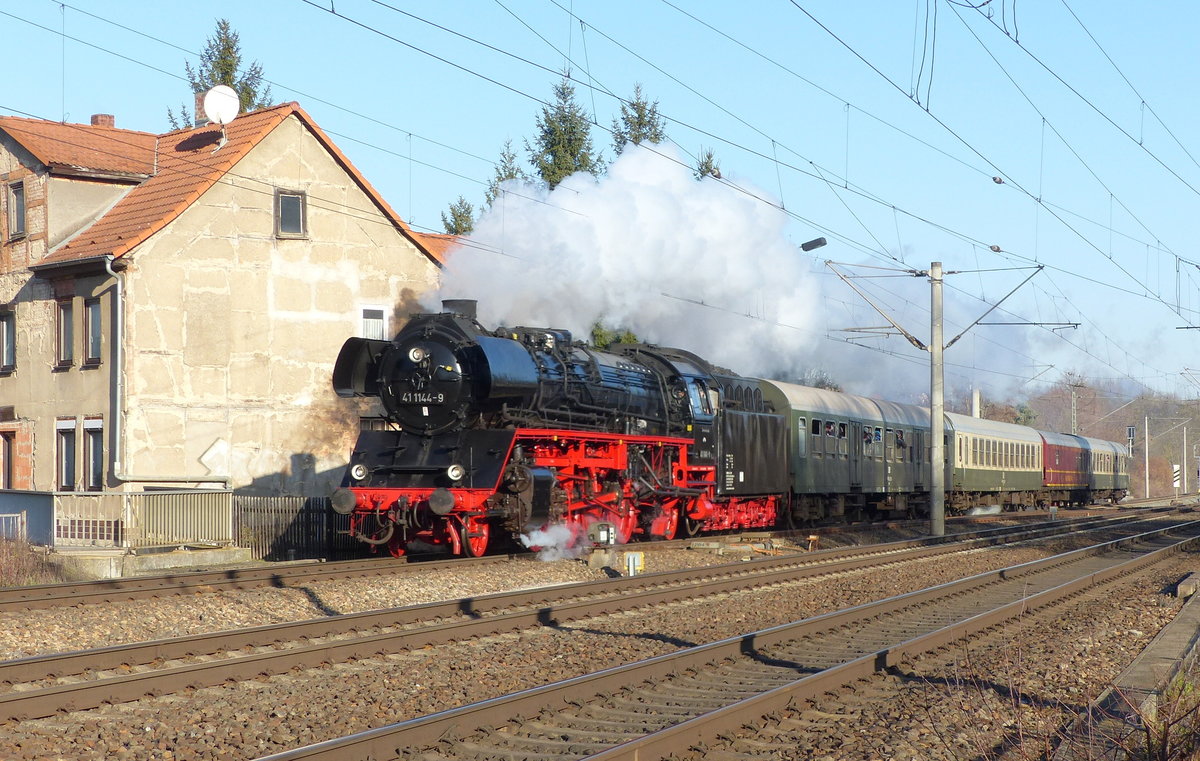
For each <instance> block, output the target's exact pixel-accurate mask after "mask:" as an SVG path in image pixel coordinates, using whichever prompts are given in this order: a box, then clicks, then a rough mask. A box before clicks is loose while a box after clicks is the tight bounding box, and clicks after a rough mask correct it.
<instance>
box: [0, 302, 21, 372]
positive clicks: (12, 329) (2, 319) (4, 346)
mask: <svg viewBox="0 0 1200 761" xmlns="http://www.w3.org/2000/svg"><path fill="white" fill-rule="evenodd" d="M16 369H17V313H16V312H14V311H13V310H11V309H0V374H6V373H11V372H12V371H13V370H16Z"/></svg>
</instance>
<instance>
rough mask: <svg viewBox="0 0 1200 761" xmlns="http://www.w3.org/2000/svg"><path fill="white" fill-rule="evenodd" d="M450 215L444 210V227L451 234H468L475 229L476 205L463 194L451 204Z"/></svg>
mask: <svg viewBox="0 0 1200 761" xmlns="http://www.w3.org/2000/svg"><path fill="white" fill-rule="evenodd" d="M449 212H450V216H449V217H447V216H446V212H444V211H443V212H442V227H443V228H445V230H446V232H447V233H449V234H450V235H466V234H468V233H470V232H471V231H472V230H474V229H475V207H474V206H472V205H471V202H470V201H468V200H467V199H465V198H463V197H462V196H459V197H458V200H457V201H455V202H454V203H452V204H450V209H449Z"/></svg>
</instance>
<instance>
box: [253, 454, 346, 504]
mask: <svg viewBox="0 0 1200 761" xmlns="http://www.w3.org/2000/svg"><path fill="white" fill-rule="evenodd" d="M347 454H349V452H347ZM345 470H346V468H345V466H344V465H339V466H337V467H334V468H327V469H325V470H317V457H316V455H314V454H312V453H310V452H298V453H296V454H293V455H291V456H290V457H289V458H288V467H287V469H286V470H281V471H278V472H276V473H269V474H267V475H264V476H259V477H257V478H255V479H254V480H253V481H251V482H250V483H248V484H245V485H243V486H239V487H237V488H236V489H234V490H233V493H234V494H246V495H252V496H262V497H278V496H288V497H328V496H329V495H330V494H332V493H333V490H334V489H336V488H337V487H338V486H340V485H341V483H342V475H343V474H344V473H345Z"/></svg>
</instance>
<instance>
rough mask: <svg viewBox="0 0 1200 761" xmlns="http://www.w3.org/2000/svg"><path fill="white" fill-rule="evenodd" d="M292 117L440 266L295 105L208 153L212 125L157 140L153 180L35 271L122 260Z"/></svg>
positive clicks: (259, 117) (249, 118)
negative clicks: (107, 258) (99, 260)
mask: <svg viewBox="0 0 1200 761" xmlns="http://www.w3.org/2000/svg"><path fill="white" fill-rule="evenodd" d="M292 115H295V116H296V117H297V118H298V119H299V120H300V121H301V123H303V124H304V125H305V127H307V128H308V130H309V131H310V132H311V133H312V134H313V136H314V137H316V138H317V140H319V141H320V142H321V143H322V144H323V145H324V147H325V148H326V150H328V151H329V152H330V154H331V155H333V157H334V159H335V160H336V161H337V162H338V163H339V164H341V165H342V167H343V168H344V169H345V170H346V172H347V173H348V174H350V176H351V177H352V178H353V179H354V181H355V182H356V183H357V184H358V185H359V186H360V187H361V188H362V189H363V191H364V192H365V193H366V194H367V195H368V196H369V197H370V198H371V200H372V201H373V202H374V203H375V205H376V206H377V207H378V208H379V210H380V211H381V212H382V213H383V214H384V215H385V216H387V217H388V219H389V220H390V221H391V222H392V223H393V224H395V225H396V227H397V228H398V229H399V230H400V231H401V233H402V234H403V235H404V236H405V237H407V238H408V239H409V240H411V241H412V242H413V244H414V245H416V247H417V248H418V250H420V251H421V252H422V253H424V254H425V255H426V256H428V257H429V258H430V259H432V260H433V261H434V262H436V263H438V264H441V263H442V261H443V258H442V255H441V252H439V251H434V250H432V249H430V248H428V247H427V246H426V244H425V242H424V241H422V240H420V239H418V237H417V236H416V234H415V233H414V232H413V231H412V230H411V229H410V228H409V227H408V225H407V224H405V223H404V221H403V220H402V219H400V216H399V215H398V214H396V212H395V211H394V210H393V209H392V208H391V207H390V206H389V205H388V204H387V202H386V201H384V200H383V197H382V196H380V195H379V193H378V192H376V191H375V189H374V188H373V187H372V186H371V184H370V183H368V182H367V180H366V178H364V177H363V176H362V174H361V173H360V172H359V171H358V169H357V168H355V166H354V165H353V164H351V163H350V160H349V159H347V158H346V157H345V156H344V155H343V154H342V152H341V151H340V150H339V149H338V148H337V146H336V145H334V144H333V141H331V140H330V139H329V137H328V136H327V135H326V134H325V133H324V131H322V130H321V128H320V127H318V126H317V125H316V123H314V122H313V121H312V119H311V118H310V117H309V116H308V114H307V113H305V112H304V109H302V108H300V106H299V105H298V104H296V103H284V104H282V105H278V106H273V107H271V108H265V109H262V110H259V111H252V112H250V113H247V114H242V115H240V116H239V117H238V118H237V119H234V120H233V121H232V122H230V123H229V124H227V125H226V126H225V134H226V138H227V142H226V144H225V145H223V146H222V147H221V148H220V150H217V151H214V150H213V149H214V148H215V147H216V145H217V141H218V140H219V139H220V134H221V132H220V129H219V128H218V127H216V126H215V125H210V126H206V127H196V128H194V129H187V130H177V131H175V132H168V133H167V134H165V135H161V136H158V137H157V140H158V156H157V170H156V171H155V173H154V174H153V176H151V177H150V178H149V179H147V180H146V181H144V182H142V183H141V184H140V185H138V186H137V187H135V188H133V189H132V190H130V191H129V193H127V194H126V195H125V197H124V198H122V199H121V200H120V201H119V202H118V203H117V204H116V206H114V207H113V208H112V209H111V210H110V211H109V212H108V213H106V214H105V215H104V216H103V217H101V218H100V219H99V220H97V221H96V222H95V223H94V224H93V225H92V226H91V227H88V228H87V229H85V230H83V231H82V232H81V233H79V234H78V235H76V236H75V237H74V238H72V239H71V240H70V241H68V242H67V243H66V244H65V245H63V246H61V247H59V248H58V249H56V250H55V251H53V252H52V253H51V254H50V255H49V256H47V257H46V258H45V259H43V260H42V261H41V262H40V263H39V264H38V265H36V267H41V266H45V265H54V264H61V263H65V262H73V261H80V260H84V259H93V258H97V257H101V256H107V255H111V256H114V257H121V256H124V255H125V254H127V253H129V251H131V250H132V249H133V248H134V247H136V246H137V245H139V244H140V243H142V242H143V241H145V240H146V239H147V238H149V237H150V236H151V235H153V234H154V233H156V232H158V231H159V230H161V229H162V228H163V227H165V226H166V225H167V224H168V223H170V222H171V221H172V220H173V219H175V218H176V217H178V216H179V215H180V214H181V213H182V212H183V211H184V210H185V209H187V208H188V206H190V205H191V204H192V203H194V202H195V201H196V200H197V199H199V198H200V196H201V195H202V194H203V193H204V192H205V191H206V190H208V189H209V188H210V187H212V186H213V185H214V184H215V183H216V182H217V181H219V180H220V179H221V177H223V176H224V175H225V174H226V173H227V172H229V171H230V170H231V169H233V167H234V165H235V164H237V162H238V161H240V160H241V159H242V158H244V157H245V156H246V154H247V153H249V152H250V150H251V149H252V148H254V146H256V145H258V143H259V142H260V141H261V140H262V139H263V138H264V137H266V136H267V135H268V134H270V132H271V131H272V130H273V129H275V128H276V127H277V126H279V124H280V123H281V122H283V120H284V119H286V118H288V117H289V116H292ZM119 131H120V130H118V132H119ZM152 137H153V136H152Z"/></svg>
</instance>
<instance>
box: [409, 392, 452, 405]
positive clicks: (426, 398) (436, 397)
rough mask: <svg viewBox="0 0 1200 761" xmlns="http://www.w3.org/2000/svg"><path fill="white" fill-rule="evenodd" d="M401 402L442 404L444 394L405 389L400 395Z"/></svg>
mask: <svg viewBox="0 0 1200 761" xmlns="http://www.w3.org/2000/svg"><path fill="white" fill-rule="evenodd" d="M399 401H400V402H401V403H402V404H442V403H444V402H445V401H446V395H445V394H430V393H425V392H421V391H406V392H405V393H403V394H401V395H400V399H399Z"/></svg>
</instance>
